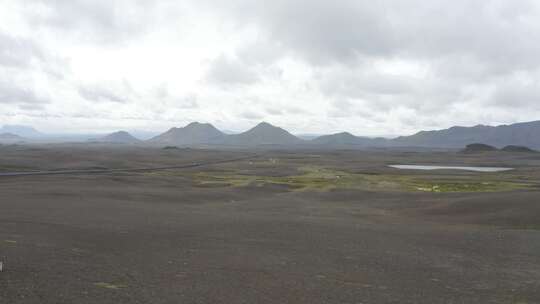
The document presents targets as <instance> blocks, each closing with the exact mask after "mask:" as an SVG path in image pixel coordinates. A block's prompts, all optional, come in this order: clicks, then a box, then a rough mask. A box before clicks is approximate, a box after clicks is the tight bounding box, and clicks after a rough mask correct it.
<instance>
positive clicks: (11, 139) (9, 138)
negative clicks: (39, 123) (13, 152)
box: [0, 133, 25, 143]
mask: <svg viewBox="0 0 540 304" xmlns="http://www.w3.org/2000/svg"><path fill="white" fill-rule="evenodd" d="M24 140H25V139H24V138H23V137H21V136H19V135H16V134H12V133H1V134H0V142H2V143H16V142H22V141H24Z"/></svg>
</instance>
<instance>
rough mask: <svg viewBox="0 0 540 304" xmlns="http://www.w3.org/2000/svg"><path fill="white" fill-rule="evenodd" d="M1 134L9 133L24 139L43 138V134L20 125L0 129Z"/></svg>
mask: <svg viewBox="0 0 540 304" xmlns="http://www.w3.org/2000/svg"><path fill="white" fill-rule="evenodd" d="M1 133H10V134H14V135H18V136H21V137H26V138H38V137H43V136H45V135H44V134H43V133H41V132H39V131H37V130H36V129H34V128H32V127H29V126H21V125H5V126H3V127H2V128H0V134H1Z"/></svg>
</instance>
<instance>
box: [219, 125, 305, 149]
mask: <svg viewBox="0 0 540 304" xmlns="http://www.w3.org/2000/svg"><path fill="white" fill-rule="evenodd" d="M303 142H304V141H303V140H301V139H300V138H298V137H296V136H294V135H292V134H291V133H289V132H287V131H286V130H284V129H282V128H279V127H276V126H273V125H271V124H269V123H267V122H261V123H260V124H258V125H257V126H255V127H253V128H252V129H250V130H248V131H246V132H244V133H240V134H235V135H229V136H227V138H226V139H225V143H227V144H229V145H242V146H254V145H295V144H300V143H303Z"/></svg>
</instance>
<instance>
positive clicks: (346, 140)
mask: <svg viewBox="0 0 540 304" xmlns="http://www.w3.org/2000/svg"><path fill="white" fill-rule="evenodd" d="M358 142H359V138H358V137H356V136H354V135H352V134H351V133H349V132H342V133H336V134H330V135H323V136H319V137H317V138H315V139H312V140H311V143H313V144H318V145H355V144H358Z"/></svg>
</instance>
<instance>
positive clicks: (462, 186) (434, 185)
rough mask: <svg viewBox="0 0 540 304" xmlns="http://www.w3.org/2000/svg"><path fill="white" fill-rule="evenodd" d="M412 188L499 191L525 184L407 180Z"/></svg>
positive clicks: (437, 190)
mask: <svg viewBox="0 0 540 304" xmlns="http://www.w3.org/2000/svg"><path fill="white" fill-rule="evenodd" d="M407 185H408V187H409V188H411V190H416V191H423V192H497V191H511V190H517V189H523V188H525V187H526V185H524V184H520V183H513V182H505V181H475V180H472V181H468V180H465V181H453V180H452V181H448V180H431V181H425V180H424V181H422V180H413V181H410V182H407Z"/></svg>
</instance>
